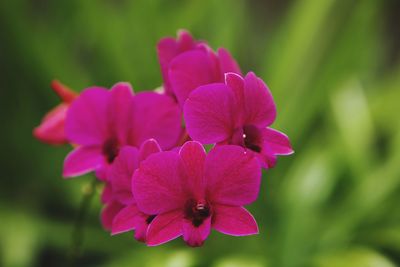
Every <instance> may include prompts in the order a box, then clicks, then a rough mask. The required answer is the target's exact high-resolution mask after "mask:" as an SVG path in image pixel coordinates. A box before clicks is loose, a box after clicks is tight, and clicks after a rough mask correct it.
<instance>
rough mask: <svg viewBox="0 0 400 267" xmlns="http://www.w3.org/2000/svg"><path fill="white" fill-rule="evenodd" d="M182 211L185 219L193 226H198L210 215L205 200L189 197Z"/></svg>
mask: <svg viewBox="0 0 400 267" xmlns="http://www.w3.org/2000/svg"><path fill="white" fill-rule="evenodd" d="M184 212H185V219H187V220H189V221H191V222H192V224H193V226H195V227H199V226H200V225H201V224H202V223H203V221H204V220H205V219H207V218H208V217H210V215H211V209H210V205H209V204H208V203H207V201H205V200H201V201H196V200H194V199H189V200H188V201H186V203H185V211H184Z"/></svg>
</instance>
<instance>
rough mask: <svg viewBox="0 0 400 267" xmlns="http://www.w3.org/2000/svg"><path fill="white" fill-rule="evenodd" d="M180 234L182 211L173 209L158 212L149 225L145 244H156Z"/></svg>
mask: <svg viewBox="0 0 400 267" xmlns="http://www.w3.org/2000/svg"><path fill="white" fill-rule="evenodd" d="M181 235H182V212H181V211H180V210H174V211H170V212H167V213H163V214H159V215H157V217H156V218H155V219H154V220H153V221H152V223H151V224H150V225H149V228H148V231H147V240H146V241H147V245H148V246H158V245H161V244H164V243H166V242H168V241H170V240H173V239H175V238H177V237H179V236H181Z"/></svg>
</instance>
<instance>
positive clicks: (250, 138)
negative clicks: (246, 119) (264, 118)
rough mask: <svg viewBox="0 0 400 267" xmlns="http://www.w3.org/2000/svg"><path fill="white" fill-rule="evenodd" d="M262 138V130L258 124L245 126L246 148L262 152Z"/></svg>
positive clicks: (244, 138)
mask: <svg viewBox="0 0 400 267" xmlns="http://www.w3.org/2000/svg"><path fill="white" fill-rule="evenodd" d="M261 139H262V138H261V133H260V130H259V129H258V128H257V127H256V126H253V125H246V126H244V127H243V141H244V146H245V147H246V148H248V149H250V150H253V151H255V152H257V153H260V152H261V150H262V148H261V145H260V144H261V141H262V140H261Z"/></svg>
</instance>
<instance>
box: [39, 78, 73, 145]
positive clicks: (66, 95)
mask: <svg viewBox="0 0 400 267" xmlns="http://www.w3.org/2000/svg"><path fill="white" fill-rule="evenodd" d="M51 88H52V89H53V91H54V92H55V93H56V94H57V95H58V96H59V97H60V99H61V101H62V103H61V104H59V105H58V106H56V107H54V108H53V109H52V110H50V111H49V112H48V113H47V114H46V115H45V116H44V117H43V120H42V122H41V123H40V125H39V126H37V127H36V128H35V129H34V130H33V136H34V137H35V138H36V139H38V140H40V141H42V142H44V143H47V144H51V145H61V144H67V143H68V139H67V137H66V135H65V130H64V122H65V117H66V114H67V110H68V108H69V106H70V105H71V103H72V101H74V99H75V98H76V97H77V96H78V94H77V93H75V92H74V91H72V90H71V89H69V88H68V87H67V86H65V85H64V84H62V83H60V82H59V81H57V80H54V81H52V82H51Z"/></svg>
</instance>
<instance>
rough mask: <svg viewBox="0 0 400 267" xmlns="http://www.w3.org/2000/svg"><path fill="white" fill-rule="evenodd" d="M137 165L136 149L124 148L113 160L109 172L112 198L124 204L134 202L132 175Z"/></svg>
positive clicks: (137, 153)
mask: <svg viewBox="0 0 400 267" xmlns="http://www.w3.org/2000/svg"><path fill="white" fill-rule="evenodd" d="M138 165H139V152H138V150H137V148H136V147H132V146H124V147H123V148H122V149H121V150H120V152H119V154H118V156H117V157H116V158H115V160H114V162H113V164H112V165H111V169H110V172H109V174H110V175H109V180H110V182H111V184H112V188H113V194H114V197H115V198H116V199H117V200H118V201H120V202H121V203H124V204H130V203H132V202H133V201H134V198H133V194H132V175H133V172H134V171H135V170H136V168H137V167H138Z"/></svg>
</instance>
